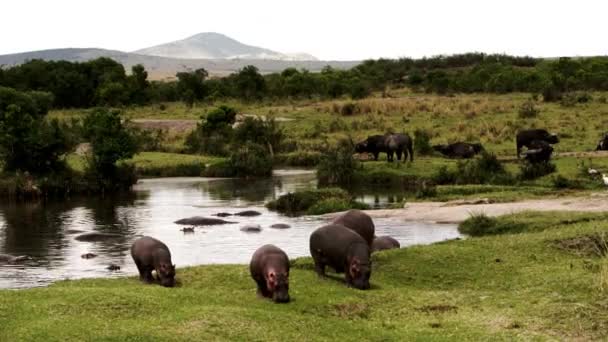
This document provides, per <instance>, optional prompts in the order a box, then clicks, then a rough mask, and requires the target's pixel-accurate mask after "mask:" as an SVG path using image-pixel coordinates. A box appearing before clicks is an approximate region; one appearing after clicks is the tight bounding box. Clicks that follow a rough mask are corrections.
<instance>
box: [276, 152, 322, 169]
mask: <svg viewBox="0 0 608 342" xmlns="http://www.w3.org/2000/svg"><path fill="white" fill-rule="evenodd" d="M320 160H321V153H320V152H317V151H300V152H291V153H281V154H277V155H275V156H274V163H275V165H284V166H299V167H312V166H317V165H318V164H319V161H320Z"/></svg>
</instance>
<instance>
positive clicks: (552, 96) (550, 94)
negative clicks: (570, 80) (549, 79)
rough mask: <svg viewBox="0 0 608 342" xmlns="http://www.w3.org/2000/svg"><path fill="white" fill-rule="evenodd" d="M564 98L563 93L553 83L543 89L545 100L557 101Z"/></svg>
mask: <svg viewBox="0 0 608 342" xmlns="http://www.w3.org/2000/svg"><path fill="white" fill-rule="evenodd" d="M561 99H562V93H561V91H559V89H557V87H556V86H554V85H553V84H551V85H549V86H547V87H545V88H544V89H543V101H545V102H556V101H559V100H561Z"/></svg>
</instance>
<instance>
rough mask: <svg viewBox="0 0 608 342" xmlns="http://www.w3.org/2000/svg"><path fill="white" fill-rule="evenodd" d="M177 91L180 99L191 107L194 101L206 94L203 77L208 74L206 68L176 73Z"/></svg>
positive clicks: (201, 98)
mask: <svg viewBox="0 0 608 342" xmlns="http://www.w3.org/2000/svg"><path fill="white" fill-rule="evenodd" d="M176 76H177V91H178V93H179V94H181V97H182V98H181V99H182V101H184V102H185V103H186V105H188V107H192V106H193V105H194V102H195V101H197V100H198V101H200V100H203V99H204V98H205V96H206V95H207V91H206V90H207V89H206V86H205V79H206V78H207V76H209V73H207V70H205V69H203V68H201V69H197V70H195V71H192V72H178V73H177V75H176Z"/></svg>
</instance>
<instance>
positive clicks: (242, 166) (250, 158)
mask: <svg viewBox="0 0 608 342" xmlns="http://www.w3.org/2000/svg"><path fill="white" fill-rule="evenodd" d="M228 165H229V167H230V169H231V170H232V173H233V175H234V176H235V177H267V176H271V175H272V156H270V155H269V153H268V151H267V150H266V148H264V147H263V146H261V145H258V144H254V143H247V144H246V145H245V146H242V147H240V148H238V149H236V151H234V152H232V153H231V154H230V160H229V162H228Z"/></svg>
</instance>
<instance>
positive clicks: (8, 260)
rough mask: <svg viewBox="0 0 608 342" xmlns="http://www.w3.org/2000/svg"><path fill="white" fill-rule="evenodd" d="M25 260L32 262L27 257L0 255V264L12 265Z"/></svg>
mask: <svg viewBox="0 0 608 342" xmlns="http://www.w3.org/2000/svg"><path fill="white" fill-rule="evenodd" d="M27 260H32V258H31V257H29V256H27V255H18V256H14V255H10V254H0V264H8V265H14V264H18V263H20V262H23V261H27Z"/></svg>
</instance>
